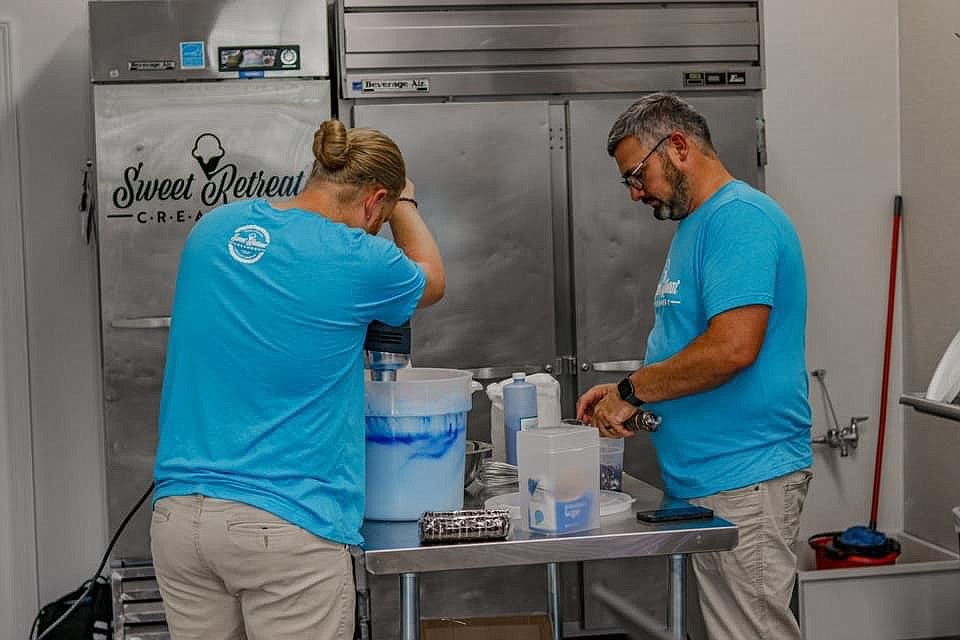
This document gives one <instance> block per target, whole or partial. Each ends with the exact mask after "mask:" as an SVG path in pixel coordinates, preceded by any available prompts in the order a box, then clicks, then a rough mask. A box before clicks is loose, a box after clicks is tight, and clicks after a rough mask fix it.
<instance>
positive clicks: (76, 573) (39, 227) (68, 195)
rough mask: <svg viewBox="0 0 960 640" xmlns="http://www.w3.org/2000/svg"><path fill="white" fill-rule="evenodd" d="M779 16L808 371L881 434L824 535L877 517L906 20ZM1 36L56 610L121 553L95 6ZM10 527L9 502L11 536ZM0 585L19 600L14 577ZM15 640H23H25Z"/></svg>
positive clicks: (830, 13)
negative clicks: (107, 370)
mask: <svg viewBox="0 0 960 640" xmlns="http://www.w3.org/2000/svg"><path fill="white" fill-rule="evenodd" d="M764 13H765V20H766V26H765V33H764V36H765V39H766V44H765V46H766V56H767V86H768V90H767V92H766V98H765V103H766V106H765V110H766V117H767V134H768V139H767V142H768V150H769V162H770V164H769V166H768V168H767V187H768V191H769V192H770V193H771V194H772V195H773V196H774V197H775V198H777V199H778V200H779V201H780V202H781V203H782V204H783V205H784V207H785V208H786V209H787V211H788V212H790V214H791V215H792V217H793V219H794V221H795V222H796V224H797V227H798V229H799V232H800V235H801V238H802V240H803V243H804V247H805V253H806V259H807V266H808V271H809V278H810V281H809V285H810V321H809V330H808V362H809V365H810V367H811V368H814V367H822V368H825V369H826V370H827V372H828V373H827V381H828V384H829V385H830V390H831V392H832V396H833V400H834V404H835V405H836V408H837V411H838V414H839V415H840V419H841V420H843V421H845V420H847V419H848V418H849V416H851V415H870V416H871V417H872V419H871V421H870V422H869V423H868V424H867V425H866V426H867V429H866V434H865V437H864V438H863V440H862V444H861V448H860V449H859V450H857V451H856V452H855V453H854V454H853V455H851V456H850V457H849V458H846V459H840V458H839V456H838V455H837V452H835V451H832V450H831V451H826V452H822V451H821V452H818V453H817V461H816V468H815V471H816V474H817V475H816V479H815V480H814V483H813V486H812V490H811V494H810V498H809V500H808V503H807V509H806V512H805V514H804V520H803V533H804V534H809V533H814V532H817V531H822V530H829V529H841V528H845V527H847V526H849V525H851V524H855V523H863V522H865V521H866V520H867V518H868V515H869V508H870V493H871V484H872V474H873V453H874V446H875V442H876V440H875V436H876V427H877V416H878V405H879V398H880V369H881V363H882V348H883V330H884V317H885V304H886V278H887V268H888V263H887V260H888V254H889V246H890V231H889V228H890V220H891V203H892V199H893V195H894V194H895V193H896V191H897V188H898V184H899V174H898V166H899V163H898V156H899V148H898V135H899V133H898V113H897V109H898V98H897V50H896V42H897V37H896V35H897V34H896V31H897V15H896V2H895V0H847V1H846V2H842V3H836V2H832V1H829V0H806V1H805V2H796V0H766V1H765V4H764ZM3 20H8V21H10V22H11V23H12V41H13V69H14V79H15V83H16V84H15V86H16V98H17V101H18V105H17V106H18V109H19V113H20V121H19V133H20V158H21V170H22V173H23V216H24V235H25V261H26V290H27V314H28V322H29V348H30V357H31V368H30V381H31V385H32V402H31V407H30V408H31V410H32V418H33V442H34V451H33V455H34V465H33V466H34V469H35V476H36V491H35V493H36V512H37V518H36V521H37V549H38V555H39V571H38V578H39V592H40V598H41V599H42V600H43V601H48V600H50V599H52V598H54V597H56V596H59V595H61V594H63V593H65V592H66V591H67V590H68V589H70V588H73V587H75V586H77V585H78V584H79V583H80V581H82V580H83V579H84V578H86V577H87V575H88V574H89V573H90V572H91V571H92V570H93V568H94V567H95V563H96V561H97V560H98V558H99V555H100V553H101V552H102V550H103V547H104V545H105V544H106V541H107V531H106V527H105V511H106V506H105V497H104V491H103V486H102V482H103V480H102V477H103V470H102V467H103V453H102V445H101V442H102V436H101V427H100V400H99V397H100V391H99V383H98V376H99V365H98V350H97V349H98V347H97V322H96V316H97V314H96V286H95V276H94V273H95V256H94V251H93V250H92V249H91V248H90V247H87V246H85V245H84V244H83V243H82V242H81V240H80V235H79V227H80V223H79V219H78V213H77V210H76V207H77V202H78V198H79V185H80V167H81V164H82V162H83V160H84V159H85V158H86V157H88V156H89V155H91V154H92V146H91V131H90V126H89V122H90V114H89V98H88V96H89V85H88V71H87V66H88V62H87V61H88V45H87V15H86V2H85V0H4V3H3V5H2V6H0V21H3ZM895 344H898V341H895ZM895 356H896V357H895V359H894V363H893V365H894V366H893V369H892V370H893V376H892V380H891V393H890V397H891V398H892V399H893V401H891V403H890V412H889V416H888V425H887V429H888V444H887V451H888V453H887V457H886V460H887V464H886V473H885V475H884V487H883V492H882V500H881V511H880V515H881V517H880V523H881V527H882V528H884V529H886V530H889V531H895V530H898V529H899V528H900V527H901V522H902V496H901V494H902V483H901V477H902V457H901V454H900V449H901V447H900V442H901V421H902V420H901V411H900V409H899V408H898V406H897V405H896V404H895V402H896V398H897V397H898V396H899V393H900V354H899V351H897V352H896V353H895ZM814 391H815V389H814ZM813 398H814V400H815V402H814V407H815V410H816V421H817V428H818V429H819V430H823V429H824V428H825V422H824V419H823V416H824V414H823V410H822V406H821V405H820V403H819V396H818V395H816V394H814V395H813ZM2 471H3V467H2V463H0V472H2ZM3 479H4V478H3V476H2V475H0V480H3ZM3 509H4V505H3V503H2V501H0V519H2V518H4V517H5V516H6V515H7V514H5V513H3ZM21 515H27V514H14V516H15V517H20V516H21ZM0 546H2V545H0ZM0 583H2V584H3V585H5V587H6V588H7V589H12V588H19V586H20V585H19V584H18V583H17V577H16V576H9V575H3V574H2V573H0ZM3 588H4V587H0V594H2V593H3ZM7 606H8V605H7V604H6V602H5V601H4V600H3V599H2V598H0V620H5V619H8V617H9V616H10V614H11V612H9V611H7V610H5V607H7ZM27 622H28V623H29V621H27ZM17 635H18V636H19V637H25V635H26V628H25V627H23V628H20V629H18V634H17Z"/></svg>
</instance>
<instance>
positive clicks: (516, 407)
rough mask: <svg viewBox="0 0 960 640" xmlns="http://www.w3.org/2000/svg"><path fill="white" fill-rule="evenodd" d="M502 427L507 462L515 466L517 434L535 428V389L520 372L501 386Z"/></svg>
mask: <svg viewBox="0 0 960 640" xmlns="http://www.w3.org/2000/svg"><path fill="white" fill-rule="evenodd" d="M503 426H504V436H505V438H506V441H507V462H509V463H510V464H517V432H518V431H526V430H527V429H536V428H537V387H536V385H534V384H530V383H529V382H527V376H526V374H524V373H523V372H522V371H521V372H517V373H514V374H513V381H512V382H509V383H507V384H505V385H503Z"/></svg>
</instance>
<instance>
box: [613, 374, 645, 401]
mask: <svg viewBox="0 0 960 640" xmlns="http://www.w3.org/2000/svg"><path fill="white" fill-rule="evenodd" d="M617 392H618V393H619V394H620V399H621V400H623V401H624V402H627V403H629V404H632V405H633V406H635V407H642V406H643V400H641V399H640V398H638V397H637V396H636V394H635V393H634V391H633V381H632V380H630V376H627V377H626V378H624V379H623V380H621V381H620V382H619V383H618V384H617Z"/></svg>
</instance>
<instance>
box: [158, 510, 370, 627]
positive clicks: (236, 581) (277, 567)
mask: <svg viewBox="0 0 960 640" xmlns="http://www.w3.org/2000/svg"><path fill="white" fill-rule="evenodd" d="M150 538H151V545H150V548H151V551H152V553H153V561H154V565H155V567H156V571H157V582H158V583H159V585H160V594H161V595H162V596H163V605H164V609H165V610H166V615H167V624H168V626H169V628H170V633H171V637H172V638H173V640H244V639H249V640H349V639H350V638H353V627H354V600H355V597H356V596H355V592H354V586H353V565H352V562H351V559H350V552H349V550H348V549H347V547H346V546H345V545H342V544H337V543H334V542H331V541H329V540H324V539H322V538H318V537H317V536H315V535H313V534H310V533H308V532H306V531H304V530H303V529H301V528H300V527H297V526H295V525H292V524H290V523H289V522H286V521H285V520H282V519H280V518H278V517H276V516H274V515H272V514H270V513H267V512H266V511H262V510H260V509H256V508H254V507H251V506H248V505H245V504H241V503H239V502H231V501H227V500H215V499H213V498H207V497H204V496H201V495H192V496H178V497H170V498H162V499H161V500H159V501H158V502H157V503H156V505H155V506H154V510H153V519H152V522H151V525H150Z"/></svg>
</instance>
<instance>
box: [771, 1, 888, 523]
mask: <svg viewBox="0 0 960 640" xmlns="http://www.w3.org/2000/svg"><path fill="white" fill-rule="evenodd" d="M764 14H765V16H764V17H765V20H766V24H765V29H764V32H765V33H764V37H765V39H766V42H765V47H766V49H765V50H766V55H767V60H766V61H767V91H766V94H765V98H764V109H765V114H766V119H767V148H768V150H769V166H768V167H767V191H768V192H769V193H770V194H771V195H772V196H773V197H774V198H776V199H777V200H778V201H779V202H780V203H781V204H782V205H783V206H784V208H785V209H786V210H787V211H788V212H789V213H790V215H791V216H792V218H793V220H794V222H795V223H796V226H797V228H798V230H799V233H800V237H801V240H802V242H803V244H804V250H805V256H806V263H807V273H808V286H809V296H810V297H809V300H810V307H809V319H808V325H807V326H808V329H807V364H808V365H809V368H810V369H814V368H823V369H826V370H827V375H826V382H827V386H828V387H829V390H830V394H831V397H832V398H833V404H834V407H835V408H836V411H837V417H838V419H839V420H840V422H841V424H845V423H846V422H847V421H849V418H850V416H853V415H869V416H870V421H869V422H867V423H865V425H864V426H865V427H866V428H865V429H864V431H865V433H864V435H863V437H862V438H861V440H860V447H859V449H857V451H855V452H854V453H852V454H851V455H850V457H849V458H840V457H839V452H838V450H833V449H828V448H826V447H821V446H817V447H815V450H816V453H815V467H814V473H815V478H814V481H813V483H812V485H811V489H810V495H809V498H808V501H807V506H806V508H805V511H804V516H803V521H802V531H801V534H803V535H805V536H806V535H810V534H812V533H817V532H820V531H830V530H837V529H845V528H846V527H848V526H851V525H854V524H866V523H867V520H868V519H869V516H870V498H871V494H872V488H873V487H872V485H873V463H874V455H875V452H876V444H877V437H876V436H877V428H878V419H879V407H880V389H881V377H882V376H881V371H882V363H883V341H884V328H885V323H886V300H887V282H888V277H889V259H890V241H891V227H892V211H893V197H894V195H895V194H896V193H897V191H898V188H899V184H900V176H899V157H900V150H899V98H898V72H897V3H896V0H846V1H845V2H834V1H833V0H805V1H804V2H796V1H795V0H765V2H764ZM898 293H901V292H900V290H899V288H898ZM898 302H899V300H898ZM897 317H898V323H897V327H896V329H895V334H894V343H893V344H894V352H893V360H892V365H891V376H890V393H889V397H890V402H889V403H888V411H887V429H886V430H887V436H886V447H885V452H886V453H885V456H884V471H883V485H882V487H881V493H880V508H879V526H880V528H881V529H883V530H885V531H891V532H892V531H898V530H899V529H901V528H902V522H903V498H902V476H903V465H902V461H903V457H902V422H903V420H902V416H903V413H902V410H901V409H900V407H899V405H897V399H898V398H899V396H900V388H901V375H900V374H901V365H900V362H901V355H900V340H901V338H900V336H901V332H900V326H899V314H898V316H897ZM813 382H814V381H813V380H811V388H810V391H811V393H810V396H811V402H812V404H813V407H814V419H815V429H814V430H815V431H818V432H823V431H824V430H825V429H826V425H827V423H826V421H825V412H824V407H823V403H822V401H821V399H820V394H819V389H818V388H817V387H816V386H814V385H813Z"/></svg>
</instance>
